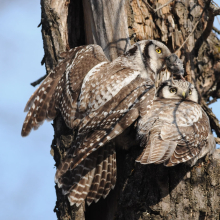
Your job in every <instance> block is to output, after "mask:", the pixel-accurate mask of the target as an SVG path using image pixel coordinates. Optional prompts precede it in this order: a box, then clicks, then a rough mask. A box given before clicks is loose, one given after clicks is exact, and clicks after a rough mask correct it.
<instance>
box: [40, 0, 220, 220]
mask: <svg viewBox="0 0 220 220" xmlns="http://www.w3.org/2000/svg"><path fill="white" fill-rule="evenodd" d="M210 2H211V1H205V0H198V1H197V0H190V1H185V0H180V1H171V0H156V1H154V0H148V1H147V0H130V1H129V0H83V1H80V0H41V6H42V19H41V25H42V37H43V42H44V51H45V55H44V58H43V60H42V64H43V63H45V66H46V71H47V73H48V72H50V71H51V70H52V69H53V68H54V67H55V66H56V65H57V63H58V62H59V59H60V56H59V54H60V53H61V52H65V51H68V50H69V49H70V48H73V47H75V46H79V45H83V44H92V43H95V44H98V45H100V46H101V47H102V48H103V50H104V52H105V54H106V56H107V57H108V58H109V59H110V60H113V59H115V58H116V57H117V56H119V55H121V54H122V53H124V52H125V51H126V50H127V49H128V47H129V46H130V45H132V44H134V43H135V42H136V41H139V40H145V39H156V40H159V41H162V42H163V43H164V44H166V45H167V46H168V47H169V49H170V50H171V51H172V52H175V51H176V53H177V55H178V56H179V57H180V58H181V59H182V60H183V61H184V66H185V70H186V73H185V77H186V79H187V80H188V81H191V82H192V83H194V84H195V85H196V86H197V88H198V91H199V93H200V96H201V104H202V105H203V106H204V109H205V110H206V112H207V114H208V115H209V118H210V122H211V126H212V129H214V130H215V132H216V134H217V135H218V136H219V137H220V126H219V122H218V119H217V118H216V117H215V115H214V114H213V113H212V111H211V109H210V108H208V106H207V104H209V102H210V98H213V100H217V99H218V98H220V77H219V76H220V62H219V60H220V55H219V50H220V49H219V48H220V41H219V40H218V39H217V37H216V36H215V34H214V33H213V32H212V26H213V20H214V16H215V15H216V14H217V13H218V11H217V10H216V9H215V7H214V6H212V5H211V4H210ZM53 126H54V131H55V135H54V140H53V142H52V146H51V147H52V150H51V153H52V155H53V156H54V160H55V161H56V165H58V164H59V163H60V160H61V159H62V156H63V154H64V152H65V151H66V150H67V149H68V147H69V146H70V143H71V141H72V139H73V136H74V131H72V130H71V129H69V128H67V126H66V125H65V123H64V121H63V119H62V117H61V116H58V117H57V118H56V119H55V120H54V125H53ZM141 151H142V149H140V147H139V146H136V147H133V148H131V149H130V150H129V151H118V152H117V166H118V174H117V184H116V187H115V189H114V190H113V191H112V192H111V193H110V194H109V195H108V196H107V198H106V199H105V200H104V199H101V200H100V201H99V202H98V203H93V204H92V205H91V206H89V207H88V206H87V205H85V204H84V205H82V206H80V207H75V206H70V205H69V202H68V199H67V197H66V196H64V195H62V192H61V190H60V189H59V188H58V187H57V186H56V193H57V202H56V206H55V209H54V211H55V212H56V214H57V218H58V219H59V220H64V219H65V220H67V219H75V220H79V219H80V220H83V219H86V220H89V219H98V220H99V219H100V220H101V219H104V220H112V219H139V220H141V219H142V220H145V219H219V216H220V214H219V213H220V205H219V195H220V183H219V176H220V158H219V153H220V152H219V151H218V150H217V151H216V152H215V154H214V156H213V157H212V158H208V157H206V158H204V159H201V160H200V161H199V162H198V163H197V165H196V166H194V167H192V168H190V167H188V166H186V165H185V164H180V165H178V166H175V167H172V168H166V167H164V166H163V165H140V164H135V159H136V158H137V156H138V155H139V154H140V152H141ZM84 211H86V212H85V214H84Z"/></svg>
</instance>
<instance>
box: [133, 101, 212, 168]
mask: <svg viewBox="0 0 220 220" xmlns="http://www.w3.org/2000/svg"><path fill="white" fill-rule="evenodd" d="M172 102H173V100H166V101H161V100H160V101H155V102H154V108H153V109H152V110H155V114H157V115H158V117H154V119H155V120H154V121H151V126H152V127H151V128H150V129H148V134H147V136H148V138H147V144H146V142H145V144H146V148H145V150H144V151H143V152H142V154H141V155H140V156H139V158H138V159H137V162H140V163H143V164H148V163H163V162H164V164H165V165H166V166H174V165H176V164H178V163H182V162H186V161H189V160H192V159H193V158H195V157H196V156H197V155H198V154H199V153H200V152H201V150H202V149H204V148H209V146H207V145H208V142H209V141H208V139H209V138H210V135H211V130H210V125H209V119H208V117H207V115H206V113H205V112H204V111H203V110H202V108H201V106H200V105H198V104H196V103H193V102H187V101H184V102H181V103H179V104H178V103H172ZM148 122H150V119H149V121H148ZM148 126H149V125H148ZM203 156H204V155H203Z"/></svg>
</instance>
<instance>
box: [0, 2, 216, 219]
mask: <svg viewBox="0 0 220 220" xmlns="http://www.w3.org/2000/svg"><path fill="white" fill-rule="evenodd" d="M40 20H41V8H40V1H33V0H32V1H30V0H29V1H28V0H10V1H9V0H0V21H1V26H0V76H1V85H0V103H1V104H0V106H1V107H0V140H1V148H0V150H1V151H0V168H1V178H0V219H7V220H18V219H22V220H30V219H31V220H39V219H48V220H50V219H56V215H55V213H54V212H53V209H54V206H55V201H56V196H55V189H54V174H55V168H54V160H53V158H52V156H51V155H50V145H51V141H52V139H53V128H52V126H51V123H50V122H45V123H44V124H43V125H42V126H41V127H40V129H38V130H37V131H32V132H31V134H30V135H29V136H28V137H26V138H22V137H21V135H20V132H21V126H22V123H23V121H24V118H25V116H26V113H23V110H24V107H25V104H26V102H27V100H28V99H29V97H30V96H31V94H32V93H33V92H34V91H35V89H36V88H34V87H32V86H30V83H31V82H33V81H35V80H36V79H38V78H40V77H41V76H43V75H45V67H44V66H41V65H40V62H41V60H42V58H43V55H44V51H43V42H42V37H41V28H37V26H38V24H39V23H40ZM215 26H216V27H217V28H218V29H220V25H219V24H218V22H217V20H216V21H215ZM212 107H213V111H214V113H215V114H216V115H217V117H218V118H220V111H219V109H220V102H217V103H215V104H213V105H212Z"/></svg>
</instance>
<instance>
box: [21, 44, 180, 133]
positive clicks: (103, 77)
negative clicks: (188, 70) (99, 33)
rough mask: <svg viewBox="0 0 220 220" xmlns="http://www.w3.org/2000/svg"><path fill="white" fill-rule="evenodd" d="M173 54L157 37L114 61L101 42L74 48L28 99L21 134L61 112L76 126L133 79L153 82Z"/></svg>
mask: <svg viewBox="0 0 220 220" xmlns="http://www.w3.org/2000/svg"><path fill="white" fill-rule="evenodd" d="M172 56H175V55H174V54H171V53H170V51H169V49H168V48H167V47H166V46H165V45H164V44H162V43H161V42H158V41H155V40H145V41H140V42H137V43H136V44H134V45H133V46H132V47H131V48H130V49H129V50H128V51H127V52H126V53H125V54H124V55H122V56H120V57H118V58H117V59H115V60H114V61H112V62H109V61H108V59H107V58H106V56H105V55H104V52H103V50H102V48H101V47H100V46H98V45H88V46H80V47H76V48H74V49H71V50H70V51H68V52H66V53H65V54H64V56H63V58H64V59H63V60H62V61H61V62H59V64H58V65H57V67H56V68H55V69H54V70H53V71H51V72H50V74H49V75H48V76H47V77H46V78H45V80H44V81H43V82H42V84H41V85H40V86H39V88H38V89H37V90H36V91H35V92H34V94H33V95H32V96H31V98H30V99H29V101H28V102H27V105H26V107H25V111H29V112H28V114H27V116H26V118H25V121H24V124H23V128H22V132H21V134H22V136H27V135H28V134H29V132H30V131H31V129H32V128H34V129H37V128H38V127H39V125H40V124H42V123H43V121H44V120H45V119H50V120H51V119H54V118H55V117H56V116H57V113H58V112H59V111H60V112H61V114H62V116H63V118H64V121H65V123H66V125H67V126H68V127H70V128H74V127H76V126H77V125H78V124H79V122H80V120H81V118H83V117H85V116H86V115H88V114H89V113H91V112H94V111H96V110H97V109H98V108H100V107H101V106H103V105H104V104H105V103H107V102H108V101H109V100H111V99H112V98H113V97H115V96H116V95H117V94H118V93H119V91H121V90H122V89H124V88H125V87H126V88H127V89H129V88H130V87H129V85H131V84H132V82H133V81H135V80H137V79H140V81H141V80H142V81H143V82H145V83H146V79H149V80H152V82H151V83H150V84H153V83H154V81H155V78H157V75H158V74H159V73H160V71H161V70H162V69H163V68H164V67H165V66H166V67H167V69H169V66H167V65H171V66H172V65H173V62H166V59H167V58H168V57H169V58H170V57H172ZM175 62H178V59H177V60H176V61H175ZM171 66H170V69H172V68H171ZM175 71H176V70H175ZM155 76H156V77H155ZM148 84H149V82H148Z"/></svg>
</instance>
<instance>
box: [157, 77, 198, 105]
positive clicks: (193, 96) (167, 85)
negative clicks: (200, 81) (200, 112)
mask: <svg viewBox="0 0 220 220" xmlns="http://www.w3.org/2000/svg"><path fill="white" fill-rule="evenodd" d="M156 99H179V100H188V101H193V102H196V103H198V100H199V96H198V92H197V90H196V88H195V86H194V85H193V84H191V83H190V82H188V81H184V80H173V81H172V80H167V81H165V82H163V83H161V85H160V86H159V87H158V89H157V91H156Z"/></svg>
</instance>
